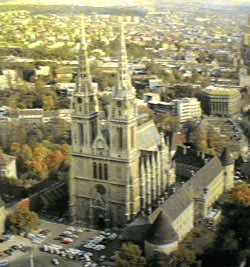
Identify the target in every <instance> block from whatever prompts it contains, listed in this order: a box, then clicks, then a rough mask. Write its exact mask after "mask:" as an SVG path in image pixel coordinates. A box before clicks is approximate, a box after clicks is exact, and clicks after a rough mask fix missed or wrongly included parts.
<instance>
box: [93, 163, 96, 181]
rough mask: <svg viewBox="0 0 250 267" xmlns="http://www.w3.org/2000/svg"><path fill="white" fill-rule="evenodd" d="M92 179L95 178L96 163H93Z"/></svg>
mask: <svg viewBox="0 0 250 267" xmlns="http://www.w3.org/2000/svg"><path fill="white" fill-rule="evenodd" d="M93 178H95V179H96V178H97V166H96V162H93Z"/></svg>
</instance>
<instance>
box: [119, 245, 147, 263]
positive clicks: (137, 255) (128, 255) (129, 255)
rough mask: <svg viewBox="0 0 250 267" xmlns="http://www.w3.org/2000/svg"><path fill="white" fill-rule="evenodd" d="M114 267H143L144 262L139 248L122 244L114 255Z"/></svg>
mask: <svg viewBox="0 0 250 267" xmlns="http://www.w3.org/2000/svg"><path fill="white" fill-rule="evenodd" d="M115 266H116V267H144V266H146V260H145V258H144V257H143V256H142V251H141V249H140V247H139V246H137V245H134V244H123V245H122V247H121V249H120V251H119V252H118V254H117V255H116V261H115Z"/></svg>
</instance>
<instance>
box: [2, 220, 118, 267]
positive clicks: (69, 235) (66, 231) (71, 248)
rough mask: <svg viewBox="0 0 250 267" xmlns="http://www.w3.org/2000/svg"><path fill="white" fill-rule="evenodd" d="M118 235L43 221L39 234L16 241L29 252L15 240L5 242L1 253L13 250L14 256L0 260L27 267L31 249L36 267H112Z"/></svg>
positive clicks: (14, 265)
mask: <svg viewBox="0 0 250 267" xmlns="http://www.w3.org/2000/svg"><path fill="white" fill-rule="evenodd" d="M117 236H118V235H117V233H114V232H112V231H106V232H104V231H98V230H94V229H89V228H86V227H72V226H69V225H65V224H60V223H53V222H48V221H42V223H41V227H40V229H39V231H37V232H35V233H32V234H29V235H27V236H26V237H20V236H15V240H20V241H19V243H20V244H23V245H24V244H25V247H27V248H28V249H27V250H26V251H22V250H20V248H19V247H18V246H17V245H18V244H19V243H15V242H14V241H7V242H4V243H2V244H1V245H2V249H1V251H5V250H7V249H8V248H11V247H12V249H10V250H11V255H4V256H3V257H1V260H2V259H4V260H8V261H9V263H10V266H13V267H16V266H18V267H19V266H20V267H27V266H28V264H29V257H30V254H31V247H32V248H33V249H32V250H33V255H34V262H35V266H36V267H37V266H46V267H47V266H48V267H49V266H55V265H56V264H55V263H56V262H58V263H59V266H70V267H74V266H85V267H95V266H96V267H97V266H112V262H110V257H112V255H114V252H115V251H116V250H117V248H118V246H119V241H118V239H117ZM13 242H14V243H13ZM53 259H54V264H53V263H52V260H53ZM55 259H56V260H55Z"/></svg>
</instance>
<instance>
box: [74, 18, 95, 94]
mask: <svg viewBox="0 0 250 267" xmlns="http://www.w3.org/2000/svg"><path fill="white" fill-rule="evenodd" d="M78 64H79V70H78V78H77V90H78V91H81V92H83V93H85V94H86V95H87V94H88V93H89V91H91V86H92V78H91V74H90V67H89V59H88V45H87V41H86V33H85V23H84V17H83V16H81V29H80V48H79V63H78Z"/></svg>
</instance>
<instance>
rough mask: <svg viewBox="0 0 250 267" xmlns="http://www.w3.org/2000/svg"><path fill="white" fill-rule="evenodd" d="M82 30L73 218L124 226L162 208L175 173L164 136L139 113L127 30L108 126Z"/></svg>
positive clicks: (122, 39) (75, 118)
mask: <svg viewBox="0 0 250 267" xmlns="http://www.w3.org/2000/svg"><path fill="white" fill-rule="evenodd" d="M83 28H84V26H83ZM83 28H82V32H81V35H82V37H81V45H80V51H79V74H78V79H77V90H76V91H75V93H74V94H73V100H72V107H73V114H72V167H71V180H70V209H71V215H72V217H73V218H74V219H79V220H83V221H85V222H87V223H90V224H92V225H98V226H104V227H105V226H109V225H113V226H124V225H125V224H127V223H128V222H131V221H132V220H133V219H134V218H135V217H136V216H138V215H139V214H141V213H147V214H150V213H151V211H152V210H153V209H155V208H156V207H158V205H159V202H160V201H161V200H162V199H163V198H164V194H165V190H166V189H167V187H168V186H170V185H171V184H173V183H175V173H174V171H173V170H172V166H171V162H170V155H169V148H168V146H167V144H166V142H165V140H164V137H163V135H162V134H159V132H158V130H157V128H156V126H155V124H154V123H153V121H152V120H149V119H148V120H145V119H140V117H139V115H138V113H137V107H136V96H135V89H134V87H133V86H132V84H131V79H130V75H129V70H128V62H127V52H126V44H125V37H124V32H123V26H122V27H121V35H120V42H121V43H120V50H121V51H120V62H119V70H118V81H117V85H116V87H115V88H114V90H113V92H112V102H111V110H110V114H109V116H108V120H106V121H104V120H101V119H100V117H99V111H98V103H97V92H96V88H94V87H93V85H92V79H91V74H90V70H89V61H88V52H87V45H86V41H85V33H84V29H83Z"/></svg>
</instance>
